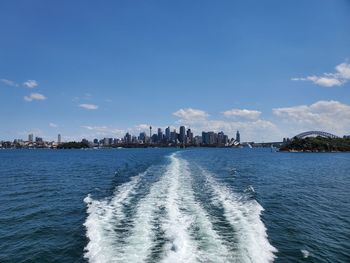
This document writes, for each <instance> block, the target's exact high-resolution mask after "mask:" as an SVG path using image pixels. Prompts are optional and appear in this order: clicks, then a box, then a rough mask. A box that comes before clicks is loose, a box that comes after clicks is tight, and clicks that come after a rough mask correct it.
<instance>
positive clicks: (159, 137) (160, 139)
mask: <svg viewBox="0 0 350 263" xmlns="http://www.w3.org/2000/svg"><path fill="white" fill-rule="evenodd" d="M162 140H163V131H162V129H161V128H158V142H161V141H162Z"/></svg>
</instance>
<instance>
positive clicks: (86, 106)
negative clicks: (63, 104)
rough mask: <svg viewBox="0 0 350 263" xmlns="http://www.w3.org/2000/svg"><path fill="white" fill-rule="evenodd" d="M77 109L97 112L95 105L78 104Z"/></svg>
mask: <svg viewBox="0 0 350 263" xmlns="http://www.w3.org/2000/svg"><path fill="white" fill-rule="evenodd" d="M79 107H80V108H83V109H86V110H97V109H98V106H97V105H95V104H86V103H83V104H79Z"/></svg>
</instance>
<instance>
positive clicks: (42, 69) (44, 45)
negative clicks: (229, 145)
mask: <svg viewBox="0 0 350 263" xmlns="http://www.w3.org/2000/svg"><path fill="white" fill-rule="evenodd" d="M316 10H317V11H316ZM349 11H350V4H349V2H347V1H337V2H334V1H330V0H325V1H316V0H311V1H306V2H305V1H290V2H283V3H281V2H280V1H277V0H275V1H272V0H271V1H267V2H264V3H261V2H259V1H256V2H255V3H254V4H252V3H247V2H231V1H222V2H220V4H216V5H214V4H213V3H212V2H209V1H201V3H200V4H199V3H194V2H191V3H189V2H185V1H179V2H177V4H176V5H174V4H171V3H162V4H159V3H155V2H148V3H145V2H142V1H139V2H137V3H133V4H131V3H119V2H118V3H116V2H106V4H105V5H99V6H97V5H94V4H93V3H92V2H88V1H75V2H74V3H71V2H68V1H62V2H60V3H50V5H48V4H47V3H45V1H41V0H36V1H32V2H31V3H27V2H26V1H19V2H16V3H14V2H13V1H4V2H2V4H1V9H0V22H1V26H0V32H1V34H2V35H3V36H4V38H3V41H2V42H1V43H0V57H1V60H0V96H1V98H2V102H1V104H0V113H1V114H0V122H1V123H2V125H1V126H0V138H1V139H2V140H12V139H14V138H24V137H26V136H27V135H28V134H30V133H33V134H36V135H37V136H38V137H42V138H43V139H45V140H55V139H57V138H56V136H57V134H58V133H60V134H62V136H63V138H65V140H67V141H71V140H76V141H79V140H81V139H83V138H88V139H93V138H95V137H121V136H123V135H124V134H125V133H126V132H130V133H133V134H138V133H139V132H140V131H143V130H147V129H148V127H149V126H152V127H162V128H163V129H164V128H165V127H167V126H168V124H170V126H171V127H178V126H180V125H184V126H186V127H190V128H191V129H192V130H193V131H194V132H195V133H200V132H201V131H202V130H213V131H215V132H220V131H225V133H227V134H228V135H229V136H230V137H234V135H235V132H236V131H237V130H240V131H241V132H242V135H244V138H242V139H244V141H278V140H281V139H282V138H283V137H291V136H293V135H295V134H298V133H300V132H303V131H308V130H322V131H327V132H331V133H333V134H336V135H339V136H343V135H348V134H350V89H349V88H350V86H349V80H350V62H349V59H350V58H349V56H350V34H349V30H348V25H349V23H350V17H349V15H348V14H349ZM310 16H312V19H310ZM62 17H64V18H65V19H62Z"/></svg>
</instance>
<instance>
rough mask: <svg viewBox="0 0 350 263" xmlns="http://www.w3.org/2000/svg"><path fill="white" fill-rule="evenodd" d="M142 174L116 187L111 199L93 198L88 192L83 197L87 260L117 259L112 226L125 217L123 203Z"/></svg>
mask: <svg viewBox="0 0 350 263" xmlns="http://www.w3.org/2000/svg"><path fill="white" fill-rule="evenodd" d="M142 175H143V174H140V175H138V176H135V177H133V178H132V180H131V181H129V182H127V183H125V184H123V185H120V186H119V187H117V189H116V190H115V195H114V197H113V198H112V200H102V201H98V200H94V199H92V197H91V196H90V194H89V195H88V196H87V197H86V198H85V199H84V202H85V203H86V204H87V207H88V209H87V213H88V217H87V219H86V221H85V223H84V226H85V227H86V230H87V233H86V235H87V237H88V238H89V243H88V244H87V246H86V247H85V251H86V252H85V254H84V257H85V258H88V259H89V262H98V263H104V262H115V261H116V260H117V259H118V256H119V251H118V250H117V249H116V247H115V241H116V233H115V231H114V228H115V226H116V225H117V224H118V222H120V221H121V220H122V219H124V218H125V214H124V213H123V205H124V204H127V203H128V202H129V201H130V197H131V195H132V194H133V191H134V189H135V187H136V186H137V185H138V183H139V181H140V178H141V176H142Z"/></svg>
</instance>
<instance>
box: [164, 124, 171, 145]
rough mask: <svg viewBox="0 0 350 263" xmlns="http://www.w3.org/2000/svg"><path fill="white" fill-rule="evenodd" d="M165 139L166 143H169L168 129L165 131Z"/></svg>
mask: <svg viewBox="0 0 350 263" xmlns="http://www.w3.org/2000/svg"><path fill="white" fill-rule="evenodd" d="M165 139H166V141H167V142H168V141H170V127H168V128H166V129H165Z"/></svg>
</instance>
